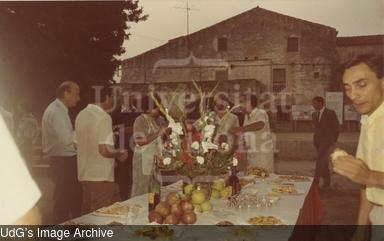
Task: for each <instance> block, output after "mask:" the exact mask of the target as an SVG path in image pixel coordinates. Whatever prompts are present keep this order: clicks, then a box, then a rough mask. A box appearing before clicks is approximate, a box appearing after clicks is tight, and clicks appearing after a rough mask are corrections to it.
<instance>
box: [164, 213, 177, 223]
mask: <svg viewBox="0 0 384 241" xmlns="http://www.w3.org/2000/svg"><path fill="white" fill-rule="evenodd" d="M179 222H180V217H179V216H177V215H176V214H170V215H168V216H167V217H165V219H164V223H165V224H179Z"/></svg>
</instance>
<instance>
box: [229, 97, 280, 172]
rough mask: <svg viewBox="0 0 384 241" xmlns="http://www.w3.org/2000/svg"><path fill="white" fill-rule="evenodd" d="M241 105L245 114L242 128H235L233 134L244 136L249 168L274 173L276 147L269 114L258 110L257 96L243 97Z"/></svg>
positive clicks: (232, 130)
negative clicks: (259, 168) (262, 169)
mask: <svg viewBox="0 0 384 241" xmlns="http://www.w3.org/2000/svg"><path fill="white" fill-rule="evenodd" d="M240 104H241V105H242V109H243V111H244V113H245V116H244V123H243V126H242V127H233V128H232V129H231V132H233V133H237V134H242V135H243V138H244V142H245V143H244V144H245V151H246V155H247V166H248V167H262V168H264V169H266V170H268V171H269V172H270V173H273V172H274V159H273V158H274V157H273V153H274V146H273V137H272V134H271V130H270V126H269V118H268V114H267V112H266V111H265V110H263V109H260V108H258V99H257V96H256V95H255V94H246V95H242V96H241V98H240Z"/></svg>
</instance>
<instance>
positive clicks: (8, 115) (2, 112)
mask: <svg viewBox="0 0 384 241" xmlns="http://www.w3.org/2000/svg"><path fill="white" fill-rule="evenodd" d="M0 115H1V116H2V117H3V119H4V121H5V124H6V125H7V126H8V128H9V129H10V130H13V116H12V114H11V113H10V112H8V111H7V110H5V109H4V108H3V107H1V106H0Z"/></svg>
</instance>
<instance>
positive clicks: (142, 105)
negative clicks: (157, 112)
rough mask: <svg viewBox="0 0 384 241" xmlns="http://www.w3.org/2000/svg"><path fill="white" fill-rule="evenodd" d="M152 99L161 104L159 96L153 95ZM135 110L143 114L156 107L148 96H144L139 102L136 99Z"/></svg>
mask: <svg viewBox="0 0 384 241" xmlns="http://www.w3.org/2000/svg"><path fill="white" fill-rule="evenodd" d="M154 98H155V99H156V101H157V102H158V103H159V104H161V98H160V96H158V95H157V94H154ZM136 108H137V110H138V111H140V112H143V113H145V112H148V111H150V110H153V109H156V108H158V107H157V105H156V103H155V101H154V100H153V99H152V97H151V96H150V95H149V94H145V95H143V96H141V98H140V99H139V100H137V99H136Z"/></svg>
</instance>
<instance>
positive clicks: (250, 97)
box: [242, 93, 259, 108]
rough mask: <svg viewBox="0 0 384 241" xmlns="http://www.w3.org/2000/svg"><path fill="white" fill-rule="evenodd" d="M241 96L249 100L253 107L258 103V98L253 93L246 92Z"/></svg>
mask: <svg viewBox="0 0 384 241" xmlns="http://www.w3.org/2000/svg"><path fill="white" fill-rule="evenodd" d="M242 96H244V97H245V99H246V101H247V102H248V101H249V103H251V106H252V107H253V108H255V107H257V106H258V105H259V99H258V98H257V95H256V94H255V93H247V94H243V95H242Z"/></svg>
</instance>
